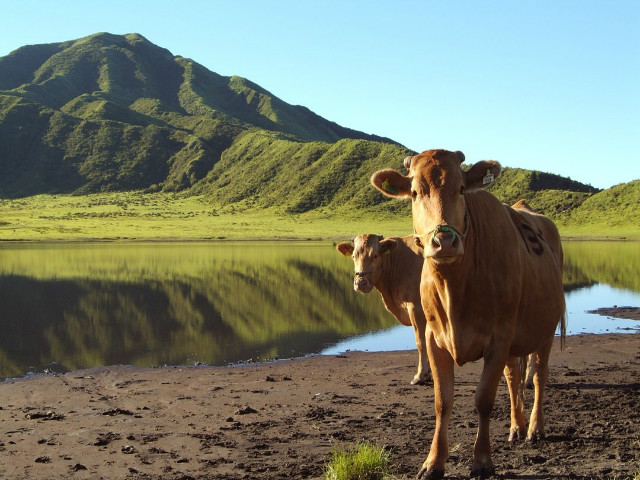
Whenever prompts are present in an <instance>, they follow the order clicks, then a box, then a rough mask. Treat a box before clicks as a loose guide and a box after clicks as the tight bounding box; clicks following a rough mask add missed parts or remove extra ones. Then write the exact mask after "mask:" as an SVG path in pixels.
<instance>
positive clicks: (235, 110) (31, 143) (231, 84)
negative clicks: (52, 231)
mask: <svg viewBox="0 0 640 480" xmlns="http://www.w3.org/2000/svg"><path fill="white" fill-rule="evenodd" d="M256 128H257V129H262V130H267V131H271V132H275V133H277V134H279V135H282V136H283V138H290V139H292V140H296V141H298V142H306V141H324V142H335V141H338V140H340V139H343V138H355V139H367V140H371V141H382V142H385V143H393V142H391V141H390V140H388V139H384V138H382V137H377V136H374V135H367V134H365V133H362V132H358V131H355V130H351V129H348V128H344V127H341V126H339V125H337V124H336V123H334V122H330V121H328V120H325V119H323V118H321V117H320V116H318V115H316V114H314V113H313V112H311V111H310V110H308V109H306V108H304V107H300V106H292V105H289V104H287V103H286V102H284V101H282V100H280V99H278V98H277V97H275V96H273V95H272V94H270V93H269V92H267V91H266V90H264V89H262V88H260V87H259V86H258V85H255V84H254V83H252V82H250V81H248V80H246V79H243V78H240V77H223V76H220V75H218V74H216V73H214V72H211V71H209V70H207V69H205V68H204V67H202V66H201V65H199V64H197V63H196V62H194V61H192V60H189V59H186V58H182V57H176V56H173V55H172V54H171V53H170V52H169V51H168V50H166V49H163V48H160V47H157V46H155V45H153V44H152V43H150V42H149V41H148V40H146V39H145V38H144V37H142V36H140V35H137V34H130V35H124V36H118V35H111V34H106V33H101V34H96V35H92V36H89V37H86V38H82V39H79V40H76V41H69V42H62V43H57V44H50V45H35V46H26V47H22V48H20V49H18V50H16V51H14V52H12V53H11V54H9V55H8V56H6V57H2V58H0V173H1V174H2V175H0V196H25V195H33V194H37V193H45V192H49V193H55V192H68V193H72V192H73V193H85V192H96V191H103V190H128V189H141V188H150V187H152V188H156V189H157V188H161V189H164V190H181V189H184V188H188V187H190V186H192V185H194V184H195V183H197V181H198V180H200V179H201V178H203V176H204V175H205V174H206V173H207V172H208V171H209V170H210V169H211V168H212V167H213V165H215V163H216V162H217V161H218V160H219V159H220V156H221V154H222V152H223V151H224V150H226V149H227V148H228V147H229V146H230V145H231V144H232V143H233V142H234V140H235V139H236V137H238V135H240V134H242V133H243V132H246V131H249V130H255V129H256Z"/></svg>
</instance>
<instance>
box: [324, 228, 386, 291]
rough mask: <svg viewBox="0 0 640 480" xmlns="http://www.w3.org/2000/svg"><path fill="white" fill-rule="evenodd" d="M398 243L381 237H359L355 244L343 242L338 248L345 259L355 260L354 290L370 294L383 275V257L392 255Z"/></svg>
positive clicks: (368, 235)
mask: <svg viewBox="0 0 640 480" xmlns="http://www.w3.org/2000/svg"><path fill="white" fill-rule="evenodd" d="M396 246H397V243H396V241H395V240H394V239H392V238H382V237H381V236H380V235H371V234H366V235H358V236H357V237H356V238H354V239H353V244H351V243H349V242H342V243H340V244H339V245H338V246H337V247H336V248H337V249H338V251H339V252H340V253H341V254H342V255H344V256H345V257H348V256H351V258H353V266H354V270H355V275H354V278H353V289H354V290H355V291H356V292H362V293H369V292H370V291H371V290H372V289H373V287H374V285H375V284H376V282H377V281H378V279H379V278H380V276H381V275H382V256H383V255H388V254H390V253H391V252H392V251H393V249H394V248H396Z"/></svg>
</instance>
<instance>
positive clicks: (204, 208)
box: [0, 193, 412, 241]
mask: <svg viewBox="0 0 640 480" xmlns="http://www.w3.org/2000/svg"><path fill="white" fill-rule="evenodd" d="M411 232H412V227H411V218H409V217H406V218H405V216H397V215H396V216H388V217H387V218H375V217H374V216H373V215H372V216H370V217H366V216H365V217H363V215H362V212H357V213H356V214H354V215H350V214H349V213H344V212H343V213H341V214H335V213H332V212H329V211H321V210H320V211H318V210H316V211H314V212H311V213H306V214H299V215H292V214H284V213H279V212H277V211H275V210H273V209H270V210H249V209H245V210H242V211H240V210H238V209H237V208H235V207H219V206H216V205H212V204H211V203H209V202H208V201H207V200H206V199H205V198H204V197H197V196H196V197H193V196H192V197H182V196H179V195H171V194H141V193H108V194H92V195H86V196H69V195H38V196H34V197H28V198H24V199H17V200H0V241H55V240H61V241H88V240H156V239H157V240H208V239H211V240H222V239H229V240H241V239H247V240H254V239H283V240H284V239H300V240H302V239H318V240H320V239H323V240H326V239H331V240H333V239H335V240H344V239H345V238H349V237H352V236H354V235H357V234H359V233H379V234H381V235H385V236H392V235H408V234H410V233H411Z"/></svg>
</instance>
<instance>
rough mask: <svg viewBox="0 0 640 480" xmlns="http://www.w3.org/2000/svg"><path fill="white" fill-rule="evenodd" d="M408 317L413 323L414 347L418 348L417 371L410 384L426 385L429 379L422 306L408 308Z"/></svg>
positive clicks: (424, 319) (425, 320) (425, 325)
mask: <svg viewBox="0 0 640 480" xmlns="http://www.w3.org/2000/svg"><path fill="white" fill-rule="evenodd" d="M408 310H409V317H410V318H411V325H413V333H414V334H415V337H416V348H417V349H418V371H417V372H416V375H415V376H414V377H413V380H411V385H426V384H427V383H428V382H429V380H431V375H430V374H429V356H428V355H429V354H428V353H427V338H426V329H427V319H426V317H425V316H424V313H423V312H422V308H420V309H414V308H412V307H411V308H409V309H408Z"/></svg>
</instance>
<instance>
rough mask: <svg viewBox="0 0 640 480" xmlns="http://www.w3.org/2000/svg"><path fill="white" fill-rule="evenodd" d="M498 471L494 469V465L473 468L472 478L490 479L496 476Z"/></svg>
mask: <svg viewBox="0 0 640 480" xmlns="http://www.w3.org/2000/svg"><path fill="white" fill-rule="evenodd" d="M495 473H496V469H495V468H493V465H490V466H488V467H473V468H472V469H471V475H470V476H471V478H490V477H493V475H495Z"/></svg>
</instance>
